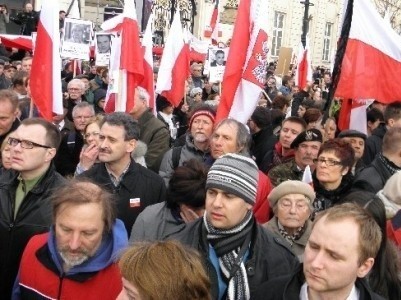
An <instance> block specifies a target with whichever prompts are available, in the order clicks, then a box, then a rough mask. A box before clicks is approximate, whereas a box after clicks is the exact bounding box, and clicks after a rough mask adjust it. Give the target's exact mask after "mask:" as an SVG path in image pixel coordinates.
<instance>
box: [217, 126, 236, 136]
mask: <svg viewBox="0 0 401 300" xmlns="http://www.w3.org/2000/svg"><path fill="white" fill-rule="evenodd" d="M237 131H238V127H237V126H236V125H234V124H227V123H226V124H222V125H220V126H219V127H218V128H216V130H215V133H217V134H224V135H228V136H234V137H236V136H237Z"/></svg>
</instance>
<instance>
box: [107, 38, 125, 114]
mask: <svg viewBox="0 0 401 300" xmlns="http://www.w3.org/2000/svg"><path fill="white" fill-rule="evenodd" d="M120 57H121V37H119V36H116V37H115V38H114V39H113V43H112V44H111V51H110V66H109V84H108V86H107V93H106V99H105V104H104V111H105V112H107V113H111V112H114V111H115V108H116V107H115V103H116V98H117V95H118V87H119V75H120Z"/></svg>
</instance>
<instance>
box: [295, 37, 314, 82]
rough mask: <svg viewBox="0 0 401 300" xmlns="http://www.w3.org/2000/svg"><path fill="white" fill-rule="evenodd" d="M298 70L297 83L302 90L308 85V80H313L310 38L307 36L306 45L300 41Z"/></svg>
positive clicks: (296, 74)
mask: <svg viewBox="0 0 401 300" xmlns="http://www.w3.org/2000/svg"><path fill="white" fill-rule="evenodd" d="M297 60H298V61H297V71H296V73H295V84H296V85H298V86H299V88H300V89H301V90H302V89H304V88H305V87H306V84H307V82H308V81H309V82H310V81H312V66H311V58H310V51H309V38H308V37H307V38H306V47H305V48H304V46H303V45H302V42H300V43H299V50H298V57H297Z"/></svg>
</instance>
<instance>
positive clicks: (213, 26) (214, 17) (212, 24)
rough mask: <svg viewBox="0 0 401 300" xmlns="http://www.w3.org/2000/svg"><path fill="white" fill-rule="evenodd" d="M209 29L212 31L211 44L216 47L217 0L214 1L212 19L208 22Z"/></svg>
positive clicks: (218, 14) (217, 33) (218, 27)
mask: <svg viewBox="0 0 401 300" xmlns="http://www.w3.org/2000/svg"><path fill="white" fill-rule="evenodd" d="M210 28H211V30H212V35H211V36H210V37H211V39H212V44H214V45H217V42H218V39H219V31H220V13H219V0H216V3H215V6H214V9H213V14H212V19H211V20H210Z"/></svg>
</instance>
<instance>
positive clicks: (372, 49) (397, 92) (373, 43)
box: [333, 0, 401, 103]
mask: <svg viewBox="0 0 401 300" xmlns="http://www.w3.org/2000/svg"><path fill="white" fill-rule="evenodd" d="M346 5H347V6H346V7H347V9H346V12H345V16H344V22H343V26H342V32H341V36H340V41H339V43H341V42H345V43H346V45H345V50H343V51H339V50H337V58H336V65H338V66H341V71H340V72H338V74H336V75H337V76H338V78H337V82H338V83H337V84H335V85H336V89H335V95H336V96H338V97H342V98H343V99H376V100H378V101H380V102H382V103H391V102H393V101H396V100H400V99H401V85H400V84H399V82H398V80H395V78H398V77H399V74H401V46H400V45H401V37H400V36H399V35H398V34H397V33H396V32H395V31H394V30H393V29H392V28H391V25H390V24H389V23H388V22H386V21H385V20H384V19H383V18H382V17H381V16H380V14H379V13H378V11H377V10H376V8H375V7H374V4H373V3H372V2H371V1H366V0H348V3H346ZM337 61H338V64H337ZM336 71H338V70H336V66H335V68H334V70H333V82H336V79H335V78H334V73H335V72H336Z"/></svg>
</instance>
